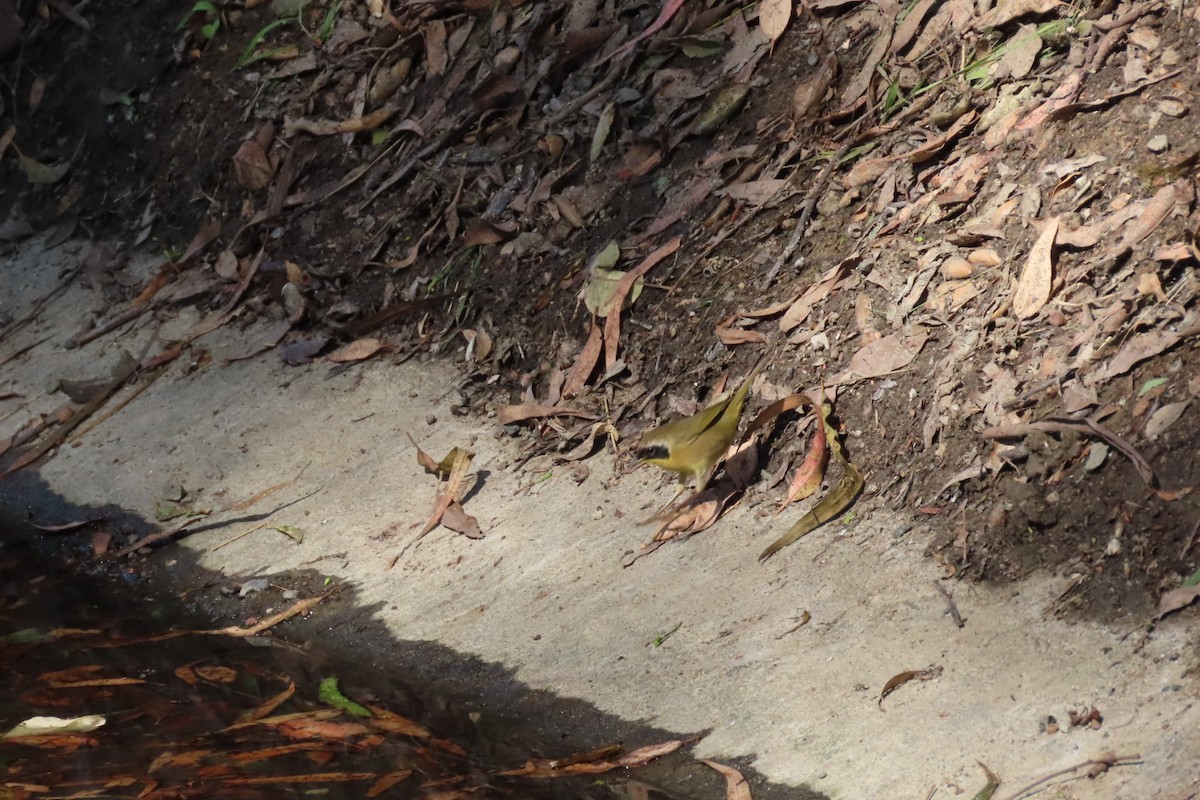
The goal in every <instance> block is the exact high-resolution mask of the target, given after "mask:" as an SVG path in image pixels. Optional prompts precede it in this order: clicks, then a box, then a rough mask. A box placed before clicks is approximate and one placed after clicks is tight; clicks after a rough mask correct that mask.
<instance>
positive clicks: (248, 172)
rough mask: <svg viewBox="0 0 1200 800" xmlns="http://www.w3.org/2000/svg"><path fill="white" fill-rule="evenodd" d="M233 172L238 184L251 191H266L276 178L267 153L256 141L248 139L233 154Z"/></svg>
mask: <svg viewBox="0 0 1200 800" xmlns="http://www.w3.org/2000/svg"><path fill="white" fill-rule="evenodd" d="M233 172H234V175H235V176H236V177H237V182H238V183H239V184H241V185H242V186H243V187H244V188H246V189H250V190H251V191H257V190H259V189H265V188H267V186H269V185H270V184H271V179H272V178H273V177H275V170H274V168H273V167H272V166H271V160H270V159H269V158H268V157H267V151H266V150H265V149H264V148H263V146H262V145H261V144H259V143H258V141H257V140H256V139H247V140H246V141H244V142H242V145H241V147H239V148H238V149H237V152H236V153H234V154H233Z"/></svg>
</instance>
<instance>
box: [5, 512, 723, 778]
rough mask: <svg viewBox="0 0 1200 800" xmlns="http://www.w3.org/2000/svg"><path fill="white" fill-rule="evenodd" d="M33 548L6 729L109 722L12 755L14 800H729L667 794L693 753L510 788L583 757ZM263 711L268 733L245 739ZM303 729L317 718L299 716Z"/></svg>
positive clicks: (14, 540)
mask: <svg viewBox="0 0 1200 800" xmlns="http://www.w3.org/2000/svg"><path fill="white" fill-rule="evenodd" d="M31 536H33V537H44V536H45V534H39V533H31V532H30V531H28V529H22V531H21V533H20V534H17V533H15V532H14V530H13V529H12V528H11V526H10V527H9V528H8V529H7V530H5V531H4V532H3V533H2V534H0V541H2V542H3V546H2V548H0V657H2V661H3V663H4V667H5V669H4V675H5V677H4V691H3V693H2V695H0V728H2V729H3V730H8V729H9V728H10V727H11V726H13V725H14V724H16V723H18V722H20V721H22V720H26V719H29V718H30V717H34V716H54V717H59V718H63V719H72V718H81V717H84V716H86V715H96V716H97V717H98V718H103V724H101V725H100V726H99V727H97V728H95V729H94V730H88V731H81V732H73V733H64V734H57V735H53V736H50V737H46V738H43V739H40V740H31V739H24V740H21V741H22V743H21V744H14V743H12V741H11V740H10V741H9V742H5V743H3V744H0V769H2V770H3V775H4V780H5V781H6V782H7V783H8V784H9V786H10V787H15V788H13V791H14V792H15V794H13V795H12V797H14V798H21V797H26V796H29V797H66V796H75V797H112V798H126V797H127V798H151V799H153V798H193V797H222V798H241V797H246V798H259V797H261V798H274V797H289V798H290V797H313V796H317V797H328V798H341V797H347V798H350V797H354V798H360V797H372V796H384V797H432V798H438V799H439V800H456V798H529V800H540V799H541V798H567V797H571V798H584V799H585V800H588V799H591V798H595V799H596V800H601V798H603V799H604V800H611V798H630V799H631V800H632V799H633V798H637V799H638V800H652V799H653V800H669V798H676V800H678V799H679V798H682V797H699V796H713V797H718V796H721V795H723V791H722V792H720V793H714V794H711V795H709V794H708V793H703V794H695V793H694V792H693V791H689V790H686V789H673V790H670V791H668V790H665V789H663V788H661V787H662V786H664V785H669V784H670V783H671V782H672V781H673V780H675V781H677V782H679V783H681V784H684V783H688V782H694V778H695V777H696V776H695V769H696V768H695V767H694V763H693V762H691V761H690V760H687V759H684V758H683V757H682V756H680V755H676V756H674V757H669V758H668V759H666V760H665V762H660V763H659V764H658V765H656V766H655V767H652V768H650V769H649V770H648V771H647V770H639V769H632V770H626V769H619V770H615V771H611V772H606V773H603V774H597V775H592V776H587V777H556V778H530V777H505V776H502V775H499V774H498V773H499V772H500V771H502V770H506V769H513V768H518V767H520V766H521V765H522V764H524V763H525V762H526V761H527V759H530V758H533V757H535V756H546V755H551V756H553V757H558V758H561V757H565V756H568V755H570V752H569V751H564V749H563V747H564V745H563V743H562V742H559V741H553V740H547V739H545V738H544V737H545V736H546V735H547V731H546V730H545V728H544V727H542V726H539V725H537V724H536V723H534V722H533V721H532V720H533V718H534V717H536V716H538V714H536V713H534V711H535V710H534V709H525V708H523V709H514V711H516V712H517V713H515V714H513V715H511V716H503V717H502V716H499V715H495V714H491V713H484V712H480V711H478V710H477V709H478V708H481V707H483V706H482V705H480V704H475V703H469V702H468V703H464V702H463V701H462V698H461V697H452V696H451V695H450V694H445V695H443V694H440V693H439V692H438V691H437V688H436V686H431V685H429V683H428V681H420V680H414V681H408V680H406V679H405V676H403V675H402V674H401V673H400V671H399V670H397V669H394V668H387V669H381V668H380V667H379V666H378V664H364V663H358V664H356V663H354V662H353V661H351V660H350V659H348V658H344V657H342V656H340V655H338V654H334V653H331V652H328V651H324V650H321V649H319V648H316V647H314V646H312V645H301V644H297V643H294V642H289V641H287V640H285V639H283V638H282V637H280V636H277V635H276V634H277V631H276V630H274V629H272V630H269V631H267V632H265V633H264V634H263V635H259V636H253V637H235V636H228V635H211V634H203V633H197V632H196V631H197V629H199V628H203V627H212V623H207V624H205V623H202V622H200V621H199V620H198V619H197V618H196V617H195V616H194V615H192V614H190V613H189V611H188V608H187V607H186V606H184V605H183V604H180V603H177V602H175V601H173V600H172V599H170V598H167V599H163V598H157V599H152V598H149V597H147V596H146V593H147V591H148V589H147V586H146V585H145V582H144V581H143V580H142V579H140V578H138V577H137V575H136V573H134V572H132V571H129V570H116V571H113V572H110V573H108V574H107V575H96V574H87V575H81V574H78V573H76V572H74V571H68V570H65V569H63V568H62V567H61V566H57V565H56V563H55V561H56V559H52V560H49V561H48V560H46V555H45V553H42V554H40V555H39V554H38V552H37V551H38V550H41V549H43V548H37V549H36V550H35V549H34V548H31V547H29V546H28V544H29V543H30V541H31V538H30V537H31ZM66 549H69V548H66ZM287 605H288V603H286V602H284V603H281V604H280V605H279V608H280V609H282V608H283V607H286V606H287ZM249 622H251V623H252V622H253V619H251V620H249ZM285 624H286V623H285ZM280 627H282V626H280ZM447 674H449V671H448V672H447ZM328 678H336V679H337V681H338V685H339V687H340V690H341V692H342V693H343V696H345V697H346V698H348V699H350V700H353V701H355V702H357V703H360V704H364V705H367V706H370V707H371V710H372V711H373V712H374V713H373V714H371V715H369V716H356V715H354V714H352V713H347V712H345V711H338V710H337V709H334V708H333V707H332V706H331V705H330V704H329V703H328V702H323V701H322V699H321V698H320V684H321V681H322V680H325V679H328ZM416 683H420V684H421V685H420V688H416ZM284 695H286V699H283V700H280V702H279V704H278V706H277V707H275V708H272V709H270V710H267V709H266V707H265V704H267V703H269V702H271V701H272V699H273V698H274V699H276V700H279V698H281V697H283V696H284ZM550 704H551V705H552V704H553V701H551V702H550ZM540 711H543V712H544V711H545V709H541V710H540ZM523 712H529V713H527V714H526V713H523ZM256 713H257V714H259V715H260V716H263V717H264V718H265V719H264V720H263V721H260V722H259V723H257V724H251V725H242V726H238V723H239V721H245V720H246V719H247V716H248V715H253V714H256ZM288 714H291V715H301V716H299V717H294V718H292V719H290V720H282V719H281V718H282V717H283V715H288ZM523 717H528V718H529V719H530V724H528V725H525V724H523V722H522V718H523ZM272 720H274V721H272ZM381 720H382V721H381ZM410 724H411V727H409V726H410ZM539 737H543V738H541V739H540V740H539ZM606 744H608V742H605V741H596V742H595V747H600V746H602V745H606ZM642 744H646V742H639V743H637V745H638V746H640V745H642ZM631 746H633V745H631ZM641 772H647V773H648V776H649V779H648V780H642V779H641V775H640V774H639V773H641ZM673 775H674V777H672V776H673ZM389 782H393V783H391V785H390V786H389V785H388V783H389ZM372 792H374V794H373V793H372Z"/></svg>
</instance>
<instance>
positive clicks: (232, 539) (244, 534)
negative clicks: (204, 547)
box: [208, 522, 267, 553]
mask: <svg viewBox="0 0 1200 800" xmlns="http://www.w3.org/2000/svg"><path fill="white" fill-rule="evenodd" d="M265 527H267V523H265V522H260V523H258V524H257V525H255V526H254V527H253V528H247V529H246V530H244V531H242V532H241V533H239V534H238V535H237V536H233V537H230V538H229V539H226V540H225V541H223V542H221V543H220V544H219V545H217V546H216V547H214V548H213V549H212V550H209V551H208V552H210V553H215V552H217V551H218V550H220V549H221V548H222V547H224V546H225V545H227V544H233V543H234V542H236V541H237V540H238V539H243V538H245V537H247V536H249V535H250V534H252V533H254V532H255V531H257V530H261V529H262V528H265Z"/></svg>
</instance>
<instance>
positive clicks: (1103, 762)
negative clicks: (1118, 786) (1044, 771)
mask: <svg viewBox="0 0 1200 800" xmlns="http://www.w3.org/2000/svg"><path fill="white" fill-rule="evenodd" d="M1141 760H1142V755H1141V753H1134V754H1133V755H1131V756H1118V755H1113V754H1112V753H1105V754H1103V756H1102V757H1101V758H1096V759H1092V760H1090V761H1084V762H1083V763H1081V764H1076V765H1075V766H1073V767H1066V768H1065V769H1060V770H1056V771H1054V772H1051V773H1050V774H1049V775H1046V776H1043V777H1041V778H1038V779H1037V780H1036V781H1034V782H1033V783H1031V784H1029V785H1028V786H1026V787H1024V788H1023V789H1021V790H1020V791H1018V792H1016V793H1015V794H1013V795H1011V796H1009V798H1008V800H1017V798H1019V797H1024V796H1025V795H1026V794H1029V793H1030V792H1031V791H1033V790H1034V789H1036V788H1038V787H1039V786H1041V785H1042V784H1043V783H1048V782H1049V781H1052V780H1054V779H1055V778H1058V777H1061V776H1063V775H1069V774H1070V773H1072V772H1076V771H1077V770H1081V769H1085V768H1087V767H1103V769H1104V770H1108V769H1109V768H1110V767H1115V766H1118V762H1121V761H1135V762H1136V761H1141Z"/></svg>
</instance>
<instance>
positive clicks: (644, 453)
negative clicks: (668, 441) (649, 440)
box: [637, 444, 671, 461]
mask: <svg viewBox="0 0 1200 800" xmlns="http://www.w3.org/2000/svg"><path fill="white" fill-rule="evenodd" d="M670 455H671V451H670V450H668V449H667V446H666V445H663V444H652V445H648V446H646V447H639V448H638V450H637V457H638V458H640V459H642V460H643V461H649V460H651V459H655V458H667V457H668V456H670Z"/></svg>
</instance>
